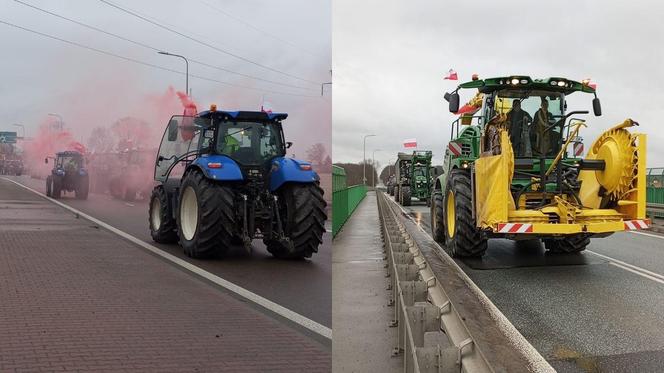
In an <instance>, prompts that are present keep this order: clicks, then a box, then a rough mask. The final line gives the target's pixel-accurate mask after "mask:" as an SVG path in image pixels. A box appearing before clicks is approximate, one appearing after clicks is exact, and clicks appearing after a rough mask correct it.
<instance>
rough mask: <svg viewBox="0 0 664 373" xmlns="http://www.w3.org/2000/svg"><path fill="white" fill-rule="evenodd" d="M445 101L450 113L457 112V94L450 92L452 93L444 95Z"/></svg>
mask: <svg viewBox="0 0 664 373" xmlns="http://www.w3.org/2000/svg"><path fill="white" fill-rule="evenodd" d="M445 100H447V102H449V104H450V105H449V109H450V113H456V112H457V111H459V100H460V99H459V93H458V92H456V91H455V92H452V93H445Z"/></svg>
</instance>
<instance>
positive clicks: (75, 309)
mask: <svg viewBox="0 0 664 373" xmlns="http://www.w3.org/2000/svg"><path fill="white" fill-rule="evenodd" d="M293 291H296V289H294V290H293ZM330 359H331V357H330V349H329V346H324V345H322V344H320V343H319V342H317V341H315V340H313V339H311V338H310V337H308V336H307V335H304V334H301V333H300V332H298V331H296V330H294V329H292V328H291V327H290V326H289V325H287V324H284V323H283V322H281V321H278V320H275V319H273V318H271V317H270V316H268V315H266V314H264V313H262V312H260V311H259V310H256V309H254V308H253V307H251V306H249V305H247V304H246V303H244V302H242V301H241V300H238V299H236V298H234V297H232V296H230V295H228V294H226V293H224V292H223V291H221V290H219V289H217V288H215V287H213V286H212V285H209V284H208V283H205V282H203V281H201V280H199V279H198V278H196V277H194V276H193V275H190V274H188V273H186V272H184V271H182V270H180V269H178V268H176V267H175V266H173V265H171V264H169V263H166V262H164V261H162V260H160V259H158V258H156V257H154V256H152V255H150V254H148V253H147V252H145V251H143V250H142V249H140V248H138V247H136V246H135V245H133V244H131V243H129V242H127V241H125V240H123V239H121V238H120V237H118V236H116V235H114V234H112V233H110V232H107V231H105V230H103V229H99V228H97V227H95V226H94V225H93V224H92V223H91V222H89V221H87V220H84V219H78V218H76V217H75V216H74V215H73V214H71V213H69V212H67V211H66V210H64V209H62V208H60V207H58V206H56V205H54V204H52V203H50V202H48V201H46V200H44V199H42V198H40V197H39V196H37V195H35V194H33V193H31V192H29V191H26V190H24V189H22V188H20V187H18V186H16V185H14V184H12V183H10V182H8V181H6V180H2V179H0V372H7V371H17V372H24V371H26V372H27V371H72V370H80V371H95V372H100V371H123V370H124V371H177V372H181V371H185V372H211V371H212V372H217V371H233V372H237V371H289V372H293V371H306V372H317V371H329V370H330V365H331V361H330Z"/></svg>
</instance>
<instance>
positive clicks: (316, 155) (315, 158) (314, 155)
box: [306, 142, 327, 165]
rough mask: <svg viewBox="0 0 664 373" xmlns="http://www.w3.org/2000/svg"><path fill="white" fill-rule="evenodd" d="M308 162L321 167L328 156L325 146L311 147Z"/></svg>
mask: <svg viewBox="0 0 664 373" xmlns="http://www.w3.org/2000/svg"><path fill="white" fill-rule="evenodd" d="M306 153H307V160H308V161H309V162H311V163H313V164H315V165H320V164H322V163H323V159H325V155H326V154H327V150H326V149H325V145H323V144H322V143H319V142H318V143H315V144H313V145H311V146H310V147H309V148H308V149H307V152H306Z"/></svg>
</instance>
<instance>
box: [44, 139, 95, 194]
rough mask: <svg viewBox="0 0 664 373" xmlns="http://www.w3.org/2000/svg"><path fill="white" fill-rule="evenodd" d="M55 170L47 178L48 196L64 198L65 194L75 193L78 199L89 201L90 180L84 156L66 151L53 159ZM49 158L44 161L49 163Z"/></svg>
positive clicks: (57, 154)
mask: <svg viewBox="0 0 664 373" xmlns="http://www.w3.org/2000/svg"><path fill="white" fill-rule="evenodd" d="M51 159H53V161H54V163H53V169H52V170H51V174H50V175H48V176H47V177H46V195H47V196H49V197H53V198H60V197H62V193H63V192H74V193H75V196H76V199H88V191H89V189H90V180H89V176H88V170H87V169H86V168H85V159H84V157H83V154H81V153H79V152H77V151H64V152H60V153H56V155H55V157H52V158H51ZM48 160H49V158H46V159H44V162H45V163H48Z"/></svg>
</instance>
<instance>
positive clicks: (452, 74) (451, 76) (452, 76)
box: [443, 69, 459, 80]
mask: <svg viewBox="0 0 664 373" xmlns="http://www.w3.org/2000/svg"><path fill="white" fill-rule="evenodd" d="M443 80H459V77H458V76H457V72H456V71H454V70H453V69H450V71H449V72H448V73H447V76H446V77H445V78H443Z"/></svg>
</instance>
